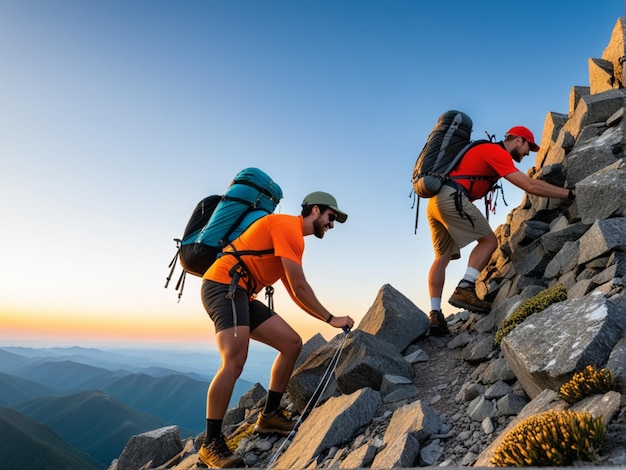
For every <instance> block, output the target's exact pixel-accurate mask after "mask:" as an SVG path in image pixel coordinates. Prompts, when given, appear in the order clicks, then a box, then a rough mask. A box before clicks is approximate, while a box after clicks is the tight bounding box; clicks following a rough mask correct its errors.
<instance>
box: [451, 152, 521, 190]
mask: <svg viewBox="0 0 626 470" xmlns="http://www.w3.org/2000/svg"><path fill="white" fill-rule="evenodd" d="M516 171H518V170H517V168H516V167H515V164H514V163H513V157H511V154H510V153H509V152H507V151H506V150H505V149H504V147H502V146H501V145H499V144H495V143H494V144H480V145H477V146H476V147H474V148H471V149H470V150H468V152H467V153H466V154H465V155H463V158H462V159H461V162H460V163H459V165H458V166H457V167H456V168H455V169H454V170H452V171H451V172H450V176H451V177H453V176H458V175H462V176H478V177H483V178H489V179H488V180H485V179H478V180H474V182H473V184H472V182H471V181H470V180H469V179H467V178H459V179H456V180H454V182H455V183H458V184H460V185H461V186H463V187H464V188H465V189H467V190H468V191H470V187H471V191H470V193H469V199H470V200H471V201H474V200H476V199H480V198H481V197H483V196H484V195H485V194H487V193H488V192H489V190H490V189H491V185H492V184H493V183H495V182H496V181H498V179H499V178H501V177H503V176H506V175H509V174H511V173H515V172H516Z"/></svg>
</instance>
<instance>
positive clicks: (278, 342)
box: [198, 191, 354, 468]
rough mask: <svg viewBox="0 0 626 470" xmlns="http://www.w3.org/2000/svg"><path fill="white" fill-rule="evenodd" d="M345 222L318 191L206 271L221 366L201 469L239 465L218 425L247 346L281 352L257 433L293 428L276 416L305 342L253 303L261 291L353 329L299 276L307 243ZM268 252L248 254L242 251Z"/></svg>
mask: <svg viewBox="0 0 626 470" xmlns="http://www.w3.org/2000/svg"><path fill="white" fill-rule="evenodd" d="M347 218H348V215H347V214H346V213H345V212H343V211H341V210H340V209H339V207H338V205H337V201H336V199H335V198H334V197H333V196H331V195H330V194H328V193H325V192H321V191H317V192H314V193H311V194H309V195H308V196H306V197H305V198H304V201H303V203H302V212H301V214H300V215H299V216H293V215H286V214H270V215H267V216H265V217H263V218H261V219H259V220H257V221H256V222H254V223H253V224H252V225H251V226H250V227H249V228H248V229H247V230H246V231H244V232H243V233H242V234H241V236H239V238H237V239H236V240H234V241H233V242H232V243H231V244H230V245H228V246H227V247H226V248H225V249H224V252H223V254H222V256H221V257H220V258H218V259H217V260H216V261H215V263H214V264H213V265H212V266H211V267H210V268H209V269H208V270H207V272H206V273H205V275H204V276H203V281H202V302H203V304H204V307H205V309H206V311H207V313H208V314H209V317H211V320H213V322H214V324H215V332H216V334H215V339H216V343H217V347H218V349H219V352H220V355H221V359H222V363H221V365H220V368H219V369H218V371H217V373H216V374H215V376H214V377H213V380H212V381H211V385H210V386H209V390H208V393H207V409H206V418H207V430H206V436H205V438H204V442H203V445H202V447H201V449H200V451H199V452H198V460H199V462H198V463H199V464H200V463H201V464H203V465H206V466H208V467H212V468H224V467H237V466H240V465H243V461H242V459H241V458H240V457H239V456H237V455H235V454H233V453H232V452H231V451H230V450H229V448H228V446H227V445H226V442H225V439H224V435H223V434H222V421H223V419H224V415H225V413H226V410H227V407H228V402H229V401H230V398H231V395H232V392H233V388H234V386H235V381H236V380H237V378H238V377H239V375H240V374H241V371H242V369H243V366H244V364H245V362H246V358H247V355H248V344H249V342H250V339H255V340H257V341H260V342H261V343H264V344H267V345H268V346H271V347H273V348H274V349H276V350H278V356H277V357H276V360H275V361H274V364H273V366H272V371H271V375H270V382H269V390H268V394H267V398H266V402H265V408H264V409H263V411H262V412H261V413H259V417H258V419H257V422H256V425H255V429H256V430H257V432H277V433H280V434H284V435H288V434H289V433H290V432H291V430H292V429H293V427H294V424H295V423H294V422H292V421H291V420H289V419H287V418H286V417H285V415H284V414H283V413H282V410H281V409H280V407H279V405H280V401H281V398H282V396H283V393H284V391H285V389H286V388H287V383H288V381H289V378H290V377H291V373H292V371H293V366H294V364H295V362H296V359H297V358H298V354H299V353H300V349H301V347H302V339H301V338H300V336H299V335H298V334H297V333H296V332H295V331H294V330H293V329H292V328H291V327H290V326H289V325H288V324H287V322H286V321H285V320H284V319H283V318H281V317H280V316H279V315H277V314H276V313H275V312H274V311H273V309H272V305H271V296H270V297H269V299H270V301H269V306H266V305H265V304H263V303H262V302H260V301H258V300H255V299H254V296H255V295H256V294H257V293H258V292H260V291H261V289H263V288H264V287H268V286H271V285H272V284H274V283H275V282H276V281H278V280H279V279H280V280H281V281H282V282H283V284H284V285H285V288H286V289H287V292H288V293H289V295H290V296H291V298H292V299H293V301H294V302H295V303H296V304H297V305H298V306H299V307H300V308H302V310H304V311H305V312H307V313H308V314H309V315H312V316H313V317H315V318H318V319H320V320H322V321H324V322H326V323H328V324H330V325H331V326H333V327H335V328H345V327H347V328H352V326H353V325H354V320H352V318H350V317H349V316H342V317H335V316H333V315H332V314H331V313H330V312H329V311H328V310H326V308H325V307H324V306H323V305H322V304H321V303H320V301H319V300H318V299H317V297H316V295H315V293H314V292H313V289H312V288H311V286H310V285H309V283H308V282H307V280H306V278H305V276H304V271H303V269H302V255H303V253H304V237H305V236H307V235H315V236H316V237H317V238H323V237H324V235H325V234H326V232H327V231H328V230H330V229H332V228H333V226H334V222H335V221H337V222H340V223H343V222H345V221H346V219H347ZM262 250H267V251H269V253H266V254H263V255H259V254H258V253H257V254H255V255H250V254H248V255H246V254H245V252H246V251H248V252H249V251H257V252H258V251H262Z"/></svg>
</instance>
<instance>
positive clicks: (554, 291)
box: [495, 284, 567, 346]
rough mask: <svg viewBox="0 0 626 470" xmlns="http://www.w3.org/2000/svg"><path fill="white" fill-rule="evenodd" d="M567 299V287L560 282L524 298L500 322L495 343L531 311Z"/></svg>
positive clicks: (533, 311) (542, 308)
mask: <svg viewBox="0 0 626 470" xmlns="http://www.w3.org/2000/svg"><path fill="white" fill-rule="evenodd" d="M565 299H567V288H566V287H565V286H563V285H561V284H559V285H557V286H554V287H551V288H550V289H545V290H543V291H541V292H539V293H538V294H537V295H536V296H534V297H532V298H530V299H528V300H525V301H524V302H522V304H521V305H520V306H519V307H517V308H516V309H515V311H514V312H513V313H512V314H511V316H510V317H508V318H507V319H506V320H504V321H503V322H502V324H501V325H500V328H498V331H497V332H496V336H495V343H496V345H497V346H499V345H500V343H501V342H502V339H503V338H504V337H505V336H506V335H508V334H509V333H510V332H511V331H513V329H514V328H515V327H516V326H517V325H519V324H520V323H522V322H523V321H524V320H526V319H527V318H528V317H529V316H531V315H532V314H533V313H537V312H541V311H542V310H544V309H546V308H548V307H549V306H550V305H552V304H554V303H557V302H561V301H563V300H565Z"/></svg>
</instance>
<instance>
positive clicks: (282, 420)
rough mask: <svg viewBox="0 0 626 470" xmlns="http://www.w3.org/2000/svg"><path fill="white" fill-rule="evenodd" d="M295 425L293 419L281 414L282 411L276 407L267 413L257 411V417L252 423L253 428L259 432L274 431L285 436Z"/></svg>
mask: <svg viewBox="0 0 626 470" xmlns="http://www.w3.org/2000/svg"><path fill="white" fill-rule="evenodd" d="M295 425H296V423H295V421H292V420H290V419H289V418H287V417H286V416H285V415H284V414H283V411H282V410H281V409H280V408H278V409H277V410H275V411H273V412H272V413H271V414H269V415H264V414H263V413H259V417H258V419H257V420H256V424H255V425H254V430H255V431H256V432H260V433H266V432H276V433H278V434H283V435H285V436H286V435H288V434H289V433H290V432H291V431H292V430H293V427H294V426H295Z"/></svg>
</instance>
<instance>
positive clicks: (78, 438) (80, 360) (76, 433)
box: [0, 347, 273, 470]
mask: <svg viewBox="0 0 626 470" xmlns="http://www.w3.org/2000/svg"><path fill="white" fill-rule="evenodd" d="M144 354H145V355H144ZM187 354H188V353H180V354H179V355H176V354H174V357H176V356H178V359H182V358H189V357H190V356H188V355H187ZM272 356H273V355H272ZM171 357H172V356H171V355H170V358H171ZM193 357H195V356H193ZM270 359H273V357H269V356H268V357H267V358H266V359H265V362H266V365H265V366H264V367H266V368H267V369H268V370H269V366H270V365H271V360H270ZM258 360H260V359H259V358H258V357H257V361H258ZM212 361H213V362H216V363H219V356H217V358H215V357H214V358H212ZM142 364H143V368H142ZM171 365H175V364H172V363H171V361H170V363H167V362H159V361H155V360H154V355H151V354H150V353H148V352H137V353H136V355H134V356H132V355H129V353H125V354H120V353H117V352H112V353H110V354H109V353H108V352H106V351H102V350H97V349H87V348H53V349H32V348H15V347H12V348H0V440H1V442H3V444H2V445H1V446H0V462H2V463H3V467H4V465H5V464H6V465H8V464H7V462H9V461H11V462H15V465H8V466H7V468H20V469H21V470H28V469H55V470H62V469H73V468H76V469H79V468H80V469H87V470H90V469H102V468H106V467H108V466H109V465H110V463H111V462H112V460H113V459H115V458H117V457H119V455H120V454H121V452H122V450H123V449H124V446H125V445H126V443H127V442H128V440H129V439H130V437H131V436H133V435H136V434H140V433H143V432H146V431H150V430H153V429H157V428H160V427H163V426H168V425H177V426H178V427H179V430H180V434H181V437H182V438H185V437H189V436H195V435H197V434H199V433H200V432H202V431H203V430H204V427H205V416H204V413H205V405H206V391H207V387H208V385H209V382H210V379H209V378H207V377H204V376H203V375H201V374H199V373H198V372H197V371H194V370H193V368H191V369H190V368H189V362H186V363H185V364H184V366H183V368H186V369H187V372H186V373H182V372H179V371H177V370H175V369H172V368H170V367H171ZM204 365H205V367H206V366H207V362H206V361H205V363H204ZM257 372H258V369H257ZM265 375H266V376H267V375H268V373H266V374H265ZM252 386H253V382H251V381H248V380H243V379H240V380H239V381H238V382H237V384H236V386H235V391H234V393H233V398H232V400H231V404H230V405H231V406H235V405H236V404H237V401H238V399H239V397H240V396H241V395H242V394H243V393H245V392H247V391H248V390H249V389H250V388H251V387H252ZM35 456H36V458H34V457H35ZM40 456H45V458H43V457H40ZM7 459H9V460H7Z"/></svg>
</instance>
